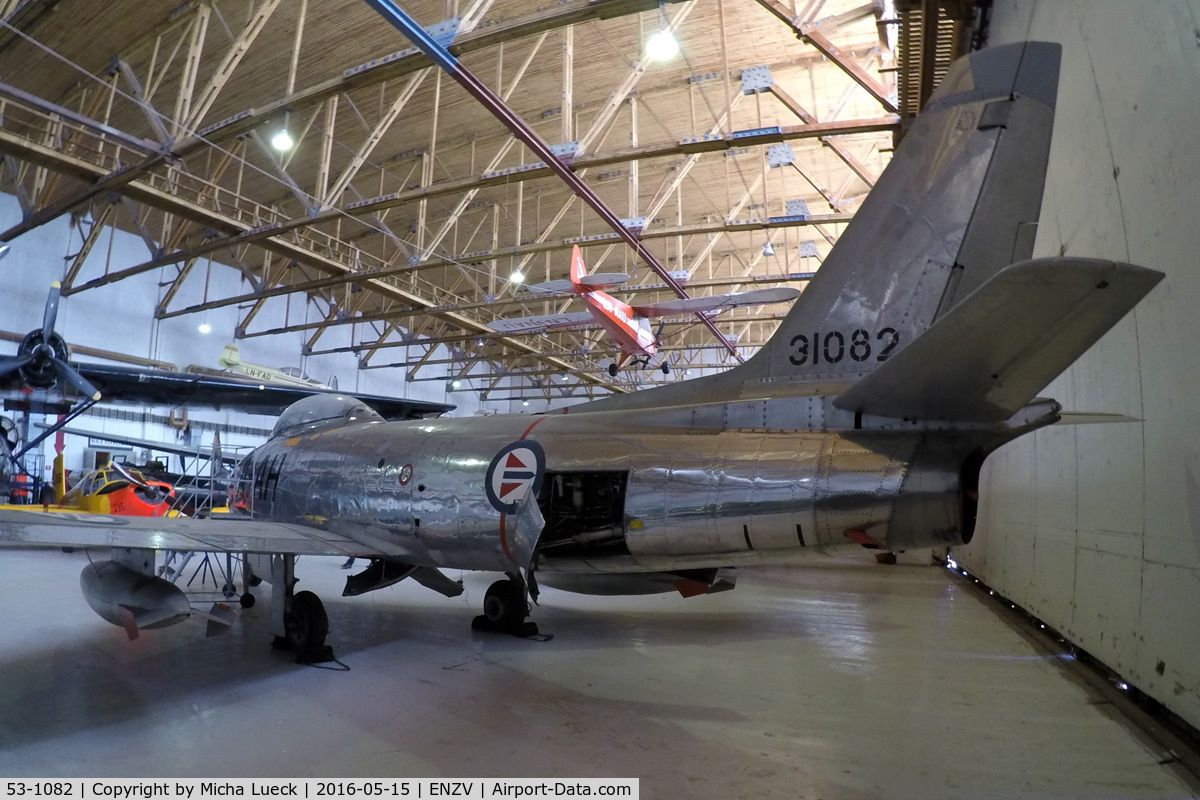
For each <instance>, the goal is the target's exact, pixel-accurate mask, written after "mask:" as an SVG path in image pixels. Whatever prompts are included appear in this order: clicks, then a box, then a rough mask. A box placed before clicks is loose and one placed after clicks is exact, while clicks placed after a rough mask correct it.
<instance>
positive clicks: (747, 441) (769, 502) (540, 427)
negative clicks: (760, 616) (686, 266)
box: [239, 398, 978, 573]
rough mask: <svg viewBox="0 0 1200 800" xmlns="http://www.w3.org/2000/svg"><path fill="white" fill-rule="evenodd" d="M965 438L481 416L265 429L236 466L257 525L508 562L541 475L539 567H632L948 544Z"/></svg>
mask: <svg viewBox="0 0 1200 800" xmlns="http://www.w3.org/2000/svg"><path fill="white" fill-rule="evenodd" d="M823 401H824V399H823V398H808V399H807V400H806V401H805V402H807V403H813V404H821V403H823ZM666 422H669V420H668V421H666ZM977 447H978V443H977V442H976V441H974V440H972V439H971V438H970V437H969V436H964V435H963V434H962V433H961V432H940V433H939V432H928V431H912V432H903V433H900V432H893V431H875V432H870V431H861V430H859V431H845V430H842V431H839V430H823V431H799V430H789V431H782V430H767V429H762V430H745V429H717V430H712V429H704V428H697V429H691V430H685V429H684V428H682V427H681V426H673V425H670V424H664V420H661V419H660V420H656V419H655V415H654V414H653V413H649V414H648V413H646V412H609V413H591V414H578V415H571V414H558V415H549V416H544V417H528V416H495V417H487V418H470V419H438V420H424V421H415V422H394V423H370V424H360V425H351V426H347V427H340V428H334V429H332V430H323V431H316V432H312V433H302V434H300V435H297V436H293V437H290V438H285V437H277V438H275V439H272V440H271V441H270V442H268V443H267V444H265V445H264V446H262V447H260V448H258V449H257V450H256V451H254V453H252V454H251V455H250V456H248V457H247V459H245V460H244V461H243V463H242V466H241V467H240V469H239V477H240V479H241V489H240V491H241V492H243V498H244V499H243V502H244V503H245V505H246V506H247V507H248V508H249V509H250V510H252V512H253V513H254V515H255V516H256V517H258V518H267V519H274V520H280V521H289V522H304V523H307V524H311V525H317V526H326V525H327V526H329V527H330V528H331V529H334V530H337V531H338V532H340V533H343V534H345V535H348V536H352V537H353V538H355V539H358V540H360V541H363V542H365V543H368V544H378V545H381V546H382V547H383V549H386V550H389V551H392V552H398V553H399V554H400V555H399V556H398V557H399V558H403V559H404V560H406V561H408V562H410V563H413V564H420V565H427V566H440V567H449V568H460V569H477V570H496V571H510V572H511V571H513V570H514V569H515V568H516V566H517V561H516V560H515V558H514V548H513V544H512V541H511V537H512V527H513V521H512V518H511V517H512V509H508V511H509V513H507V514H506V513H505V510H503V509H504V506H505V504H506V503H512V502H515V501H517V500H519V499H520V498H521V497H522V496H523V495H524V494H525V493H527V492H528V491H531V490H532V487H533V486H534V485H535V484H540V492H539V494H538V495H537V500H538V505H539V507H540V509H541V512H542V515H543V517H544V518H545V521H546V524H545V528H544V530H543V532H542V536H541V540H540V545H539V554H540V555H539V569H541V570H543V571H562V572H579V573H587V572H591V573H595V572H600V573H603V572H633V571H650V570H670V569H684V568H699V567H717V566H737V565H745V564H755V563H785V562H789V561H794V560H798V559H801V558H805V557H807V556H813V555H828V554H830V553H833V552H837V551H840V550H856V549H859V548H860V547H863V546H867V547H876V546H878V547H880V548H887V549H904V548H906V547H916V546H921V545H924V546H930V545H953V544H958V543H959V542H961V541H962V538H963V536H964V523H963V518H964V514H963V497H962V467H963V463H964V459H965V458H966V456H967V454H968V453H969V452H970V451H972V450H974V449H977ZM539 448H540V449H541V450H542V451H543V452H544V467H542V466H539V465H537V464H535V463H534V462H535V461H536V459H535V458H533V456H532V451H533V450H536V449H539ZM539 469H541V474H540V475H539V474H536V473H537V472H538V470H539ZM489 486H491V487H492V491H491V492H490V494H489V491H488V489H487V487H489ZM506 517H507V518H506ZM966 535H967V536H969V531H967V532H966Z"/></svg>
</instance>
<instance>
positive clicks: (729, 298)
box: [632, 286, 800, 317]
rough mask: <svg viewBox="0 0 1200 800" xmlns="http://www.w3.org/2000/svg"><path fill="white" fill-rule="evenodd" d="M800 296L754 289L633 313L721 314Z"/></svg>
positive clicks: (787, 289) (783, 290)
mask: <svg viewBox="0 0 1200 800" xmlns="http://www.w3.org/2000/svg"><path fill="white" fill-rule="evenodd" d="M799 296H800V290H799V289H792V288H790V287H786V286H780V287H776V288H773V289H754V290H753V291H749V292H734V293H732V294H714V295H712V296H710V297H690V298H688V299H686V300H667V301H664V302H662V303H651V304H649V305H645V306H633V307H632V308H633V311H634V313H636V314H639V315H640V316H643V317H665V316H668V315H670V314H681V313H693V312H696V313H704V312H706V311H711V312H716V313H720V312H722V311H728V310H729V309H731V308H737V307H738V306H761V305H765V304H768V303H786V302H789V301H791V300H795V299H796V298H797V297H799Z"/></svg>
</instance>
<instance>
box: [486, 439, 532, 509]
mask: <svg viewBox="0 0 1200 800" xmlns="http://www.w3.org/2000/svg"><path fill="white" fill-rule="evenodd" d="M545 471H546V451H544V450H542V446H541V445H540V444H538V443H537V442H534V441H530V440H523V441H519V442H513V443H512V444H510V445H507V446H506V447H504V448H503V449H501V450H500V452H499V453H497V454H496V456H495V457H494V458H493V459H492V463H491V464H489V465H488V468H487V475H486V476H485V477H484V483H483V487H484V491H485V492H487V499H488V502H490V503H491V504H492V507H493V508H495V509H496V510H497V511H499V512H500V513H502V514H515V513H517V504H518V503H520V502H521V501H522V500H524V499H525V498H526V497H528V496H529V494H530V493H531V492H532V493H533V494H535V495H536V494H537V491H538V489H540V488H541V486H542V474H543V473H544V472H545Z"/></svg>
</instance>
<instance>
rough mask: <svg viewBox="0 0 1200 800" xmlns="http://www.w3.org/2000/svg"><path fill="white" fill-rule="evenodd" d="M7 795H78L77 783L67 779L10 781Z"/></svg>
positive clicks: (5, 791)
mask: <svg viewBox="0 0 1200 800" xmlns="http://www.w3.org/2000/svg"><path fill="white" fill-rule="evenodd" d="M4 796H5V797H77V796H78V795H77V794H76V793H75V784H73V783H68V782H66V781H36V782H33V783H30V782H27V781H8V782H7V783H6V784H4Z"/></svg>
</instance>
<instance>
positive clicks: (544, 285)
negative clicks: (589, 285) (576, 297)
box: [529, 278, 575, 294]
mask: <svg viewBox="0 0 1200 800" xmlns="http://www.w3.org/2000/svg"><path fill="white" fill-rule="evenodd" d="M529 291H530V292H532V293H533V294H574V293H575V284H573V283H571V282H570V281H569V280H567V279H566V278H560V279H559V280H556V281H542V282H541V283H532V284H530V285H529Z"/></svg>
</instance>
